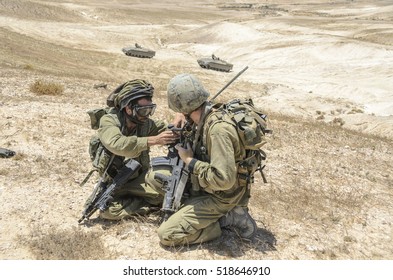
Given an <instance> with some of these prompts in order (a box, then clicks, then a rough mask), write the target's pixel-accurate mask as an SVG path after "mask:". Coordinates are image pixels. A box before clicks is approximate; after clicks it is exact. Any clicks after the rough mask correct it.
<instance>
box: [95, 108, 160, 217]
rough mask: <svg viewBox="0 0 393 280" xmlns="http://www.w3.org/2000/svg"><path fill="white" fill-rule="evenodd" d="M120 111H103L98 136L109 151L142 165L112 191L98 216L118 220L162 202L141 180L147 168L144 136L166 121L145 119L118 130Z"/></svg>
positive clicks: (147, 153)
mask: <svg viewBox="0 0 393 280" xmlns="http://www.w3.org/2000/svg"><path fill="white" fill-rule="evenodd" d="M119 117H120V119H121V117H122V113H118V114H107V115H104V116H103V117H102V118H101V120H100V128H99V130H98V136H99V138H100V140H101V143H102V144H103V145H104V146H105V148H106V149H108V150H109V151H110V152H112V153H113V154H115V155H117V156H120V157H124V158H126V159H127V158H133V159H136V160H137V161H138V162H139V163H140V164H141V165H142V167H141V168H140V170H139V172H137V173H136V174H134V176H133V177H132V178H131V179H130V181H129V182H128V183H127V184H125V185H124V186H122V187H121V188H120V189H119V190H118V191H117V192H115V195H114V201H113V202H112V203H111V204H110V206H109V208H108V209H107V210H106V211H105V212H101V213H100V216H101V217H102V218H105V219H112V220H118V219H122V218H125V217H130V216H132V215H135V214H146V213H148V211H149V210H150V207H151V206H158V205H160V204H161V203H162V199H163V197H162V195H161V194H159V193H158V192H157V191H155V190H154V189H152V188H151V187H149V186H148V185H146V184H145V175H146V172H147V170H148V168H149V162H150V158H149V147H148V145H147V136H154V135H158V134H159V133H161V132H162V131H164V130H165V129H166V127H167V124H166V123H165V122H164V121H153V120H151V119H149V120H148V121H147V122H146V123H144V124H142V125H138V126H137V127H136V129H135V130H134V131H127V130H126V131H124V130H123V132H122V130H121V127H122V126H121V123H120V120H119Z"/></svg>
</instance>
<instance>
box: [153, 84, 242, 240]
mask: <svg viewBox="0 0 393 280" xmlns="http://www.w3.org/2000/svg"><path fill="white" fill-rule="evenodd" d="M190 84H191V85H190V86H189V87H191V89H190V91H191V92H192V94H190V95H188V96H184V95H183V96H182V98H183V99H181V98H178V96H176V97H175V98H172V99H171V96H169V99H168V102H169V105H170V107H171V109H173V110H177V111H178V112H185V113H190V112H192V111H193V110H195V109H196V108H197V107H198V106H199V104H201V103H203V102H204V101H205V100H206V99H207V96H208V94H206V92H205V93H203V91H204V89H203V88H202V87H201V85H200V84H199V83H197V82H195V78H192V79H191V83H190ZM170 85H171V84H170ZM170 85H168V87H170ZM171 86H173V88H175V91H176V86H178V85H177V84H174V85H171ZM179 88H180V87H179ZM192 89H194V91H192ZM187 90H188V88H187ZM179 91H181V90H179ZM168 92H169V90H168ZM201 92H202V94H200V93H201ZM203 94H204V95H205V96H204V97H201V96H203ZM168 95H169V94H168ZM193 96H195V97H196V99H192V98H193ZM187 98H188V99H187ZM171 101H173V104H175V105H174V106H173V104H171V103H170V102H171ZM193 102H194V104H193ZM182 104H186V106H189V105H190V104H192V105H191V106H193V107H192V108H191V109H188V110H187V107H186V109H182ZM204 108H205V111H206V113H205V114H206V118H205V120H204V122H203V127H204V128H203V129H201V130H200V131H201V137H200V138H199V141H198V142H197V143H194V147H195V148H194V151H193V152H194V155H193V158H194V159H195V160H196V161H194V165H193V166H191V167H188V168H189V171H190V172H191V182H192V189H191V190H190V191H189V192H190V197H189V198H187V199H186V200H185V201H184V203H183V205H182V206H181V208H180V209H179V210H178V211H177V212H176V213H174V214H173V215H172V216H170V217H169V219H168V220H167V221H164V222H163V223H162V224H161V225H160V227H159V229H158V236H159V238H160V242H161V243H162V244H163V245H166V246H171V245H182V244H197V243H201V242H206V241H209V240H213V239H215V238H217V237H219V236H220V235H221V226H220V222H219V219H220V218H221V217H223V216H225V215H226V214H227V213H228V212H230V211H231V210H232V209H234V208H235V207H236V206H247V204H248V198H249V188H248V185H245V184H243V183H240V182H239V180H238V162H239V161H240V160H242V159H243V158H244V156H245V150H244V149H243V148H242V145H241V143H240V139H239V136H238V133H237V131H236V128H235V127H234V124H233V123H232V122H231V120H230V119H227V118H225V117H224V118H219V117H218V115H217V114H218V113H217V112H216V111H214V110H211V109H208V107H204ZM220 117H221V116H220ZM186 168H187V167H186ZM154 172H160V171H159V170H154ZM161 172H162V173H163V174H164V175H168V173H169V171H161ZM146 182H147V183H148V184H150V185H151V186H154V187H155V188H156V189H159V187H160V186H161V185H160V183H159V182H158V181H156V180H154V173H153V172H150V173H148V176H147V177H146Z"/></svg>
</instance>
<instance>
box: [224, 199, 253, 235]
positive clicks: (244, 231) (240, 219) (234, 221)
mask: <svg viewBox="0 0 393 280" xmlns="http://www.w3.org/2000/svg"><path fill="white" fill-rule="evenodd" d="M218 221H219V223H220V226H221V227H222V228H224V227H234V228H235V229H236V230H237V232H238V233H239V235H240V237H242V238H246V239H252V238H253V237H254V236H255V234H256V232H257V224H256V223H255V221H254V219H253V218H252V217H251V216H250V214H249V213H248V210H247V209H246V208H244V207H240V206H236V207H235V208H233V209H232V210H231V211H229V212H228V213H227V214H226V215H225V216H223V217H221V218H220V219H219V220H218Z"/></svg>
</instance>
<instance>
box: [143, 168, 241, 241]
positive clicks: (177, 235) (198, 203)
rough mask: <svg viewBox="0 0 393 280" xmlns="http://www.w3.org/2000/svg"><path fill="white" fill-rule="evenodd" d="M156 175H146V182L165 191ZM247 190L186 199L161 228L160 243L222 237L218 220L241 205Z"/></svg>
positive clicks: (203, 194) (158, 189) (202, 192)
mask: <svg viewBox="0 0 393 280" xmlns="http://www.w3.org/2000/svg"><path fill="white" fill-rule="evenodd" d="M156 172H159V173H162V174H163V175H169V174H170V172H169V171H168V170H164V171H163V172H160V171H156ZM154 174H155V172H150V173H148V174H147V176H146V183H147V184H149V185H150V186H151V187H152V188H155V189H157V191H160V192H163V190H162V184H161V182H158V181H157V180H155V178H154ZM160 188H161V190H160ZM246 192H247V189H246V188H241V189H239V190H238V191H237V192H236V194H234V195H226V194H223V192H218V193H217V194H210V193H207V192H204V191H200V192H199V194H198V195H194V196H191V197H189V198H187V199H185V201H184V202H183V203H182V205H181V207H180V209H179V210H178V211H177V212H176V213H174V214H172V215H171V216H170V217H169V219H168V220H167V221H164V222H163V223H162V224H161V225H160V227H159V228H158V230H157V233H158V237H159V238H160V242H161V244H163V245H165V246H176V245H187V244H199V243H202V242H206V241H210V240H213V239H216V238H218V237H220V236H221V233H222V231H221V227H220V224H219V222H218V220H219V219H220V218H221V217H222V216H224V215H225V214H226V213H227V212H229V211H230V210H231V209H233V208H234V207H235V206H236V205H239V203H240V202H241V201H242V200H243V197H244V196H245V194H246ZM220 193H222V195H221V194H220Z"/></svg>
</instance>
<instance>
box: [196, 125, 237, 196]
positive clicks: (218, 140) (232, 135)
mask: <svg viewBox="0 0 393 280" xmlns="http://www.w3.org/2000/svg"><path fill="white" fill-rule="evenodd" d="M237 143H239V138H238V135H237V132H236V129H235V128H234V127H233V126H232V125H230V124H227V123H223V122H222V123H218V124H215V125H214V126H213V127H211V128H210V130H209V135H208V139H207V147H208V152H209V156H210V163H208V162H203V161H200V160H198V161H197V162H196V163H195V166H194V169H193V173H194V175H196V176H197V177H198V181H199V184H200V186H201V187H202V188H204V189H206V190H210V191H223V190H228V189H230V188H232V187H233V186H234V184H235V183H236V176H237V165H236V161H235V149H234V145H237Z"/></svg>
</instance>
